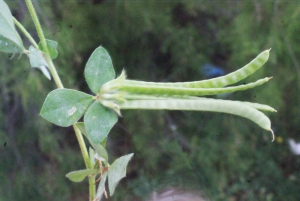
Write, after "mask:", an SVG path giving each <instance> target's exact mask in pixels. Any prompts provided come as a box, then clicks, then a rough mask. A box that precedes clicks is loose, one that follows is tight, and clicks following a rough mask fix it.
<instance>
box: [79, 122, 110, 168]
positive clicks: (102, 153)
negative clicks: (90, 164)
mask: <svg viewBox="0 0 300 201" xmlns="http://www.w3.org/2000/svg"><path fill="white" fill-rule="evenodd" d="M76 126H77V128H78V129H79V130H80V132H81V133H82V134H83V135H84V136H85V137H86V138H87V139H88V140H89V138H88V135H87V132H86V129H85V126H84V123H83V122H77V123H76ZM89 142H90V143H91V145H92V147H93V148H94V149H95V151H96V153H97V154H98V155H99V156H100V157H102V158H103V159H104V160H105V161H104V163H105V164H108V154H107V151H106V149H105V148H104V147H103V146H102V145H101V144H94V143H93V142H91V140H89ZM93 157H94V156H93Z"/></svg>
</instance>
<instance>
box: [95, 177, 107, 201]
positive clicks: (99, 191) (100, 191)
mask: <svg viewBox="0 0 300 201" xmlns="http://www.w3.org/2000/svg"><path fill="white" fill-rule="evenodd" d="M106 178H107V172H104V173H103V175H102V178H101V181H100V183H99V186H98V189H97V194H96V198H95V200H101V198H102V196H103V192H104V190H105V182H106Z"/></svg>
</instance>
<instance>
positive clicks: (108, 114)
mask: <svg viewBox="0 0 300 201" xmlns="http://www.w3.org/2000/svg"><path fill="white" fill-rule="evenodd" d="M117 121H118V117H117V115H116V113H115V112H114V111H112V110H111V109H109V108H106V107H104V106H103V105H101V104H100V103H98V102H94V103H93V104H92V105H91V106H90V107H89V109H88V110H87V112H86V114H85V115H84V125H85V129H86V132H87V136H88V139H89V140H90V141H91V143H93V144H99V143H100V142H102V141H103V140H104V139H105V138H106V136H107V135H108V133H109V131H110V130H111V128H112V127H113V126H114V125H115V124H116V123H117Z"/></svg>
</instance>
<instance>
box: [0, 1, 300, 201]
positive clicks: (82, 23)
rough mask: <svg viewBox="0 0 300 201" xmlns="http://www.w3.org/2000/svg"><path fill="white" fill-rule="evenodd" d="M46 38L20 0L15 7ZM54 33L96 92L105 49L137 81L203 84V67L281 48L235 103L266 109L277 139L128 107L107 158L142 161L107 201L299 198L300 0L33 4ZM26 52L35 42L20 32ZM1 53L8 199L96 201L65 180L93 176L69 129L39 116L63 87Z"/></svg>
mask: <svg viewBox="0 0 300 201" xmlns="http://www.w3.org/2000/svg"><path fill="white" fill-rule="evenodd" d="M6 2H7V3H8V5H9V6H10V8H11V10H12V13H13V15H14V16H15V17H16V18H17V19H18V20H19V21H21V22H22V23H23V25H24V26H25V27H26V28H27V29H28V31H29V32H30V33H31V34H32V35H33V37H34V38H35V39H36V40H38V39H37V35H36V32H35V30H34V27H33V23H32V21H31V19H30V18H29V14H28V11H27V9H26V6H25V2H24V1H23V0H9V1H8V0H7V1H6ZM34 4H35V6H36V9H37V12H38V15H39V17H40V21H41V23H42V24H43V26H44V30H45V34H46V37H47V38H49V39H52V40H56V41H57V42H58V43H59V47H58V51H59V57H58V58H57V59H56V60H55V61H54V62H55V64H56V66H57V69H58V73H59V75H60V76H61V78H62V81H63V83H64V85H65V87H66V88H72V89H77V90H82V91H84V92H87V93H90V91H89V89H88V87H87V84H86V82H85V80H84V76H83V70H84V66H85V63H86V61H87V59H88V58H89V55H90V54H91V53H92V52H93V50H94V49H95V48H97V47H98V46H100V45H102V46H104V47H105V48H106V49H107V50H108V52H109V53H110V55H111V57H112V59H113V64H114V67H115V70H116V72H117V74H120V72H121V70H122V69H126V71H127V74H128V77H129V78H130V79H137V80H146V81H193V80H200V79H204V76H203V75H202V74H201V68H202V66H203V65H204V64H206V63H211V64H214V65H217V66H221V67H223V69H224V70H225V71H226V73H229V72H232V71H234V70H236V69H238V68H240V67H242V66H243V65H245V64H247V63H248V62H250V61H251V60H252V59H253V58H254V57H255V56H256V55H258V54H259V53H260V52H262V51H263V50H266V49H269V48H272V50H271V54H270V59H269V61H268V62H267V63H266V64H265V66H264V67H263V68H262V69H260V70H259V71H258V72H257V73H255V74H254V75H252V76H251V77H250V78H248V79H247V80H246V82H250V81H255V80H256V79H258V78H262V77H267V76H273V77H274V78H273V79H272V80H271V81H270V82H268V83H267V84H265V85H263V86H261V87H257V88H255V89H252V90H249V91H242V92H237V93H234V94H231V95H230V96H229V97H227V99H234V100H245V101H251V102H259V103H263V104H268V105H270V106H272V107H274V108H276V109H277V111H278V112H277V113H276V114H267V115H268V116H269V117H270V119H271V121H272V128H273V130H274V131H275V134H276V140H275V141H274V142H273V143H272V142H271V139H272V138H271V134H270V133H269V132H267V131H265V130H262V129H261V128H259V127H258V126H257V125H255V124H254V123H252V122H250V121H248V120H246V119H243V118H239V117H236V116H231V115H225V114H218V113H204V112H182V111H168V112H167V111H123V112H122V114H123V117H122V118H120V119H119V122H118V123H117V125H115V127H114V128H113V129H112V132H111V134H110V135H109V139H108V150H109V153H110V162H112V161H113V160H114V159H115V158H117V157H120V156H122V155H125V154H128V153H135V155H134V157H133V159H132V160H131V161H130V163H129V167H128V173H127V177H126V178H125V179H124V180H122V181H121V182H120V184H119V186H118V187H117V189H116V194H115V195H114V196H113V197H112V198H109V200H126V201H127V200H128V201H134V200H144V199H145V198H146V197H148V196H149V194H150V193H151V192H153V191H159V190H161V189H164V188H166V187H170V186H173V187H177V188H183V189H190V190H195V191H200V192H201V193H202V194H203V195H204V196H205V197H207V198H209V199H210V200H220V201H221V200H229V201H240V200H247V201H254V200H255V201H257V200H264V201H265V200H274V201H275V200H300V193H299V191H300V170H299V167H300V156H295V155H293V154H292V153H291V151H290V149H289V145H288V139H289V138H293V139H295V140H296V141H297V140H300V137H298V135H299V132H300V127H299V124H300V119H299V114H300V107H299V87H300V84H299V78H300V77H299V76H300V64H299V62H300V61H299V56H300V23H299V20H300V1H296V0H293V1H289V2H288V3H286V1H282V0H264V1H259V0H244V1H233V0H225V1H224V0H210V1H208V0H207V1H202V0H197V1H189V0H182V1H181V0H175V1H171V0H167V1H159V0H147V1H146V0H145V1H142V0H132V1H124V0H123V1H122V0H65V1H59V0H39V1H37V0H35V1H34ZM20 35H21V37H22V38H23V39H24V43H25V46H26V48H28V46H29V43H28V41H27V40H26V39H25V38H24V36H23V35H22V34H20ZM10 56H11V55H8V54H4V53H3V54H2V53H1V54H0V63H1V66H0V72H1V73H0V79H1V82H0V84H1V86H0V87H1V97H0V104H1V112H0V120H1V121H0V122H1V123H0V145H1V146H0V181H1V182H0V200H3V201H12V200H31V201H35V200H74V201H79V200H87V198H88V183H87V181H84V182H83V183H72V182H71V181H69V180H68V179H67V178H66V177H65V175H66V174H67V173H68V172H70V171H72V170H77V169H83V168H84V162H83V159H82V156H81V153H80V150H79V146H78V143H77V140H76V137H75V135H74V132H73V130H72V128H60V127H57V126H55V125H51V124H50V123H49V122H46V121H45V120H44V119H42V118H41V117H40V116H39V110H40V108H41V106H42V104H43V101H44V99H45V97H46V95H47V94H48V93H49V92H50V91H51V90H53V89H54V88H55V84H54V83H53V81H51V82H49V81H48V80H47V79H46V78H45V77H44V76H43V75H42V73H41V72H40V71H38V70H36V69H31V68H30V64H29V62H28V59H27V58H26V56H22V57H21V59H19V60H18V59H17V56H15V58H14V59H12V60H9V57H10Z"/></svg>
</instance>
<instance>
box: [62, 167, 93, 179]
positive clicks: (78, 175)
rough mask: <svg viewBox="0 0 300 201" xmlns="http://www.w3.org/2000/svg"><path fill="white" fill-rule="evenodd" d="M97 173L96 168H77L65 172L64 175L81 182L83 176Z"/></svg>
mask: <svg viewBox="0 0 300 201" xmlns="http://www.w3.org/2000/svg"><path fill="white" fill-rule="evenodd" d="M97 173H99V171H98V170H96V169H85V170H77V171H72V172H69V173H68V174H66V177H67V178H69V179H70V180H71V181H73V182H81V181H82V180H84V178H85V177H87V176H89V175H93V174H97Z"/></svg>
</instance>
